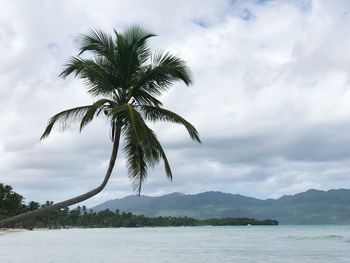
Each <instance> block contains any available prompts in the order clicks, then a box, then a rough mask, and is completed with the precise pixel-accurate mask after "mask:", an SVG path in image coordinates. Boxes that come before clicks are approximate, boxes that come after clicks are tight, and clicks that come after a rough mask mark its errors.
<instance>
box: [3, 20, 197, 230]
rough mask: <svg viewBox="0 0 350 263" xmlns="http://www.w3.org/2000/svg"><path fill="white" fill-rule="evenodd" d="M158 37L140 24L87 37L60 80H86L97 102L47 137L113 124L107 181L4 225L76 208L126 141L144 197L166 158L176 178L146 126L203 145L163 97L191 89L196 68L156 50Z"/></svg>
mask: <svg viewBox="0 0 350 263" xmlns="http://www.w3.org/2000/svg"><path fill="white" fill-rule="evenodd" d="M154 36H155V35H154V34H151V33H148V32H146V31H145V30H143V29H142V28H141V27H139V26H133V27H130V28H128V29H127V30H125V31H124V32H123V33H119V32H117V31H116V30H114V35H113V36H111V35H109V34H106V33H104V32H103V31H101V30H91V31H90V32H89V33H88V34H86V35H82V36H81V47H80V53H79V55H78V56H76V57H72V58H70V60H69V61H68V63H67V64H66V65H65V68H64V70H63V71H62V73H61V74H60V76H61V77H63V78H65V77H67V76H69V75H71V74H74V76H75V77H79V78H81V79H82V80H83V81H84V84H85V85H86V87H87V92H88V93H89V94H91V95H92V96H93V97H95V98H96V99H97V100H96V101H95V102H94V103H93V104H91V105H85V106H80V107H76V108H72V109H68V110H64V111H62V112H60V113H57V114H56V115H54V116H53V117H52V118H51V119H50V120H49V123H48V125H47V127H46V129H45V131H44V133H43V134H42V136H41V139H45V138H46V137H48V136H49V135H50V133H51V131H52V129H53V128H54V127H55V126H60V127H61V128H63V129H65V128H67V127H68V126H69V125H70V124H71V123H73V122H79V123H80V131H81V130H82V129H83V128H84V127H85V126H86V125H87V124H89V123H90V122H91V121H92V120H93V119H94V118H95V117H99V116H102V117H105V118H106V119H107V120H108V122H109V124H110V135H111V140H112V153H111V157H110V161H109V165H108V169H107V172H106V174H105V177H104V179H103V182H102V183H101V185H100V186H98V187H96V188H95V189H93V190H91V191H89V192H87V193H84V194H82V195H79V196H76V197H74V198H71V199H68V200H65V201H62V202H59V203H56V204H53V205H50V206H46V207H44V208H41V209H37V210H34V211H30V212H27V213H25V214H21V215H17V216H15V217H12V218H8V219H5V220H2V221H0V226H5V225H11V224H14V223H16V222H18V221H22V220H24V219H26V218H28V217H32V216H37V215H43V214H44V213H47V212H49V211H52V210H56V209H61V208H64V207H67V206H71V205H74V204H76V203H79V202H81V201H84V200H86V199H88V198H90V197H92V196H94V195H96V194H98V193H99V192H101V191H102V189H103V188H104V187H105V186H106V184H107V182H108V180H109V178H110V176H111V174H112V170H113V167H114V164H115V160H116V158H117V153H118V148H119V145H120V141H121V139H123V144H122V148H123V151H124V154H125V157H126V161H127V166H128V174H129V177H130V179H131V181H132V185H133V188H134V190H135V191H137V193H138V194H140V192H141V187H142V184H143V183H144V181H145V179H146V177H147V170H148V168H149V167H152V166H154V165H155V164H156V163H158V162H159V161H160V160H162V161H163V162H164V167H165V173H166V176H167V177H168V178H169V179H170V180H171V179H172V172H171V169H170V165H169V162H168V159H167V157H166V155H165V152H164V150H163V148H162V146H161V144H160V143H159V141H158V139H157V136H156V134H155V132H154V131H153V130H151V129H150V128H149V126H148V125H147V124H146V122H147V121H151V122H155V121H168V122H173V123H178V124H182V125H184V126H185V128H186V129H187V131H188V133H189V135H190V137H191V139H193V140H195V141H197V142H199V143H200V139H199V135H198V132H197V130H196V129H195V128H194V127H193V126H192V125H191V124H190V123H189V122H188V121H186V120H185V119H184V118H182V117H181V116H179V115H178V114H176V113H174V112H172V111H170V110H167V109H165V108H163V107H162V103H161V102H160V101H159V100H158V98H157V97H159V96H160V95H162V94H163V92H165V91H167V90H168V88H169V87H170V86H171V85H172V84H173V83H174V82H176V81H182V82H184V83H185V84H186V85H187V86H188V85H190V84H191V83H192V77H191V71H190V69H189V68H188V67H187V65H186V63H185V62H184V61H183V60H182V59H180V58H179V57H177V56H174V55H171V54H169V53H167V52H163V51H157V52H155V53H152V52H151V50H150V48H149V46H148V40H149V39H150V38H151V37H154ZM85 53H89V54H90V55H92V58H83V57H82V56H81V55H82V54H85Z"/></svg>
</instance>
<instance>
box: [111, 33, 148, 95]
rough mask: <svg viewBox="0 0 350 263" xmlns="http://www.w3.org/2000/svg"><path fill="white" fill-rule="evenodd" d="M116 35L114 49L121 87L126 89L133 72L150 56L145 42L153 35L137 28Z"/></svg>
mask: <svg viewBox="0 0 350 263" xmlns="http://www.w3.org/2000/svg"><path fill="white" fill-rule="evenodd" d="M115 34H116V49H117V54H118V60H119V65H120V70H121V73H122V74H121V75H122V77H121V78H122V81H123V87H124V88H125V89H127V88H128V87H129V84H130V82H131V79H132V78H133V75H134V74H135V72H137V71H138V69H139V68H140V67H141V65H142V64H143V63H144V62H145V61H147V60H148V59H149V57H150V55H151V51H150V48H149V47H148V45H147V40H148V39H149V38H150V37H153V36H154V34H151V33H148V32H146V31H144V30H143V29H141V28H140V27H139V26H133V27H130V28H128V29H127V30H126V31H125V32H124V33H122V34H120V33H118V32H117V31H115Z"/></svg>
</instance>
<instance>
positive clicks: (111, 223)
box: [0, 184, 278, 229]
mask: <svg viewBox="0 0 350 263" xmlns="http://www.w3.org/2000/svg"><path fill="white" fill-rule="evenodd" d="M0 193H1V199H0V211H1V213H0V219H3V218H6V217H8V216H13V215H16V214H19V213H24V212H28V211H32V210H34V209H38V208H39V207H42V208H44V207H47V206H50V205H53V203H52V202H50V201H47V202H46V203H45V204H43V205H39V203H36V202H33V201H32V202H29V204H28V205H26V204H24V202H23V200H24V198H23V196H21V195H20V194H17V193H16V192H14V191H13V190H12V188H11V187H10V186H8V185H3V184H0ZM277 224H278V222H277V221H275V220H262V221H259V220H255V219H249V218H221V219H218V218H214V219H209V220H198V219H194V218H190V217H170V216H165V217H163V216H158V217H146V216H143V215H134V214H132V213H124V212H120V211H119V210H115V211H114V212H112V211H110V210H108V209H106V210H103V211H99V212H94V211H92V210H89V211H88V210H87V208H86V207H85V206H83V207H80V206H78V207H77V208H76V209H72V210H70V209H69V208H68V207H65V208H62V209H60V210H56V211H52V212H51V213H48V214H46V215H43V216H35V217H30V218H29V219H27V220H23V221H19V222H18V223H17V224H16V225H15V226H16V227H18V228H22V227H23V228H27V229H33V228H67V227H87V228H95V227H155V226H204V225H212V226H227V225H233V226H241V225H277Z"/></svg>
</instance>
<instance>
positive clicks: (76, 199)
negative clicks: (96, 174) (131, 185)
mask: <svg viewBox="0 0 350 263" xmlns="http://www.w3.org/2000/svg"><path fill="white" fill-rule="evenodd" d="M119 140H120V130H118V129H116V130H115V136H114V141H113V148H112V153H111V158H110V160H109V165H108V169H107V172H106V175H105V177H104V179H103V182H102V183H101V185H100V186H98V187H97V188H95V189H93V190H91V191H89V192H87V193H85V194H82V195H79V196H76V197H73V198H70V199H67V200H65V201H62V202H59V203H56V204H53V205H50V206H46V207H43V208H39V209H36V210H33V211H30V212H26V213H23V214H20V215H16V216H13V217H10V218H6V219H3V220H1V221H0V227H10V226H13V225H15V224H16V223H18V222H23V221H24V220H28V219H30V218H33V217H35V216H42V215H45V214H47V213H49V212H52V211H54V210H58V209H61V208H64V207H67V206H71V205H74V204H77V203H79V202H82V201H85V200H87V199H89V198H90V197H93V196H94V195H97V194H98V193H99V192H101V191H102V190H103V188H105V186H106V184H107V182H108V180H109V178H110V176H111V174H112V171H113V167H114V164H115V160H116V158H117V154H118V148H119Z"/></svg>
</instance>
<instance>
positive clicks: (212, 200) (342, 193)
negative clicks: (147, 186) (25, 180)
mask: <svg viewBox="0 0 350 263" xmlns="http://www.w3.org/2000/svg"><path fill="white" fill-rule="evenodd" d="M92 209H93V210H94V211H100V210H104V209H110V210H112V211H114V210H116V209H119V210H120V211H124V212H132V213H134V214H143V215H145V216H152V217H154V216H178V217H179V216H189V217H193V218H197V219H209V218H225V217H245V218H256V219H260V220H263V219H266V218H273V219H276V220H278V221H279V222H280V224H350V190H347V189H338V190H329V191H320V190H314V189H311V190H308V191H306V192H303V193H299V194H296V195H288V196H282V197H281V198H278V199H267V200H260V199H256V198H252V197H246V196H242V195H237V194H227V193H222V192H204V193H200V194H194V195H185V194H182V193H172V194H168V195H164V196H159V197H150V196H128V197H125V198H121V199H115V200H110V201H107V202H105V203H103V204H100V205H97V206H95V207H93V208H92Z"/></svg>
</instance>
